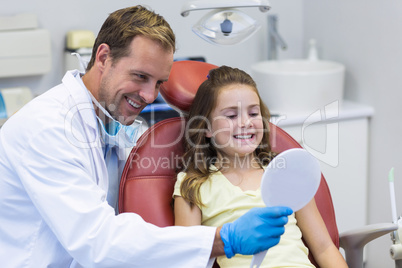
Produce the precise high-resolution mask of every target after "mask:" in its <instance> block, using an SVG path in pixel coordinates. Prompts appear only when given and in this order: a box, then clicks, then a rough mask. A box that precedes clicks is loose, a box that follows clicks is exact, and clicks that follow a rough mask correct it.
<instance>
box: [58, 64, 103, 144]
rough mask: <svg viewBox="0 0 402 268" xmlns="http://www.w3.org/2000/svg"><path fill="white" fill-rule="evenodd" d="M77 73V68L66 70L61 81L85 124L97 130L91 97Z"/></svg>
mask: <svg viewBox="0 0 402 268" xmlns="http://www.w3.org/2000/svg"><path fill="white" fill-rule="evenodd" d="M77 75H80V72H79V71H78V70H73V71H68V72H67V73H66V74H65V75H64V77H63V79H62V82H63V84H64V85H65V86H66V88H67V90H68V91H69V93H70V95H71V97H72V99H73V100H74V102H75V104H76V106H77V109H78V111H79V113H80V115H81V117H82V119H83V120H84V122H85V124H86V125H87V126H89V127H91V128H92V129H94V130H98V124H97V121H96V114H95V109H94V106H93V103H92V99H91V97H90V95H89V92H88V89H87V88H85V87H83V86H82V85H81V84H80V83H79V82H78V81H77V77H76V76H77ZM96 132H98V131H96ZM97 138H99V137H97Z"/></svg>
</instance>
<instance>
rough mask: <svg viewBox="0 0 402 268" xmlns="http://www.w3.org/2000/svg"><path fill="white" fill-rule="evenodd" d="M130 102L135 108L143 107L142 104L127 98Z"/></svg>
mask: <svg viewBox="0 0 402 268" xmlns="http://www.w3.org/2000/svg"><path fill="white" fill-rule="evenodd" d="M127 101H128V103H130V105H131V106H133V107H134V108H136V109H138V108H140V107H141V105H139V104H136V103H134V102H133V101H132V100H130V99H127Z"/></svg>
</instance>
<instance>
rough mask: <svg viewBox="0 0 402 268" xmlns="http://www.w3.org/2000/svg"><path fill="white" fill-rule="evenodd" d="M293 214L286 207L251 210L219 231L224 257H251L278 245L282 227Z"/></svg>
mask: <svg viewBox="0 0 402 268" xmlns="http://www.w3.org/2000/svg"><path fill="white" fill-rule="evenodd" d="M292 213H293V211H292V209H290V208H288V207H264V208H253V209H251V210H250V211H248V212H247V213H246V214H244V215H243V216H241V217H240V218H238V219H237V220H235V221H234V222H231V223H226V224H224V225H223V226H222V229H221V231H220V236H221V239H222V241H223V243H224V245H225V248H224V249H225V254H226V257H228V258H231V257H233V256H234V255H235V254H238V253H239V254H242V255H253V254H255V253H258V252H261V251H264V250H267V249H269V248H270V247H273V246H275V245H276V244H278V243H279V240H280V237H281V235H282V234H283V233H284V232H285V227H284V225H285V224H286V223H287V222H288V216H289V215H291V214H292Z"/></svg>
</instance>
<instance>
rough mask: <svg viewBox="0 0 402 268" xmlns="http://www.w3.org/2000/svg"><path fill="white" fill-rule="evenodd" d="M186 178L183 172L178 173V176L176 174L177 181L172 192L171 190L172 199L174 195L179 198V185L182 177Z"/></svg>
mask: <svg viewBox="0 0 402 268" xmlns="http://www.w3.org/2000/svg"><path fill="white" fill-rule="evenodd" d="M185 176H186V173H185V172H180V173H179V174H177V181H176V183H175V185H174V190H173V198H174V197H175V195H177V196H181V194H180V185H181V183H182V181H183V179H184V177H185Z"/></svg>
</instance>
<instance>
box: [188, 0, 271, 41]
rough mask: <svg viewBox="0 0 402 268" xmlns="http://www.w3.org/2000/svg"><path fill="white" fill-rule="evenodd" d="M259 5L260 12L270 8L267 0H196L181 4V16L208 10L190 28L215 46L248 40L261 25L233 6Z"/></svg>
mask: <svg viewBox="0 0 402 268" xmlns="http://www.w3.org/2000/svg"><path fill="white" fill-rule="evenodd" d="M244 7H258V8H259V9H260V11H261V12H266V11H268V10H269V9H270V8H271V7H270V6H269V3H268V1H267V0H195V1H189V2H187V3H186V4H184V5H183V7H182V10H181V15H182V16H183V17H186V16H188V15H189V13H190V11H195V10H208V9H212V11H211V12H209V13H207V14H206V15H205V16H204V17H202V18H201V19H200V20H199V21H198V22H197V23H196V24H195V25H194V26H193V28H192V30H193V32H194V33H196V34H197V35H198V36H199V37H201V38H202V39H204V40H206V41H208V42H210V43H212V44H217V45H234V44H237V43H240V42H243V41H245V40H247V39H248V38H249V37H250V36H251V35H253V34H254V33H255V32H256V31H257V30H258V29H259V28H260V27H261V25H260V24H259V23H258V22H257V21H256V20H254V19H253V18H251V17H250V16H248V15H247V14H245V13H244V12H241V11H240V10H237V9H235V8H244Z"/></svg>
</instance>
